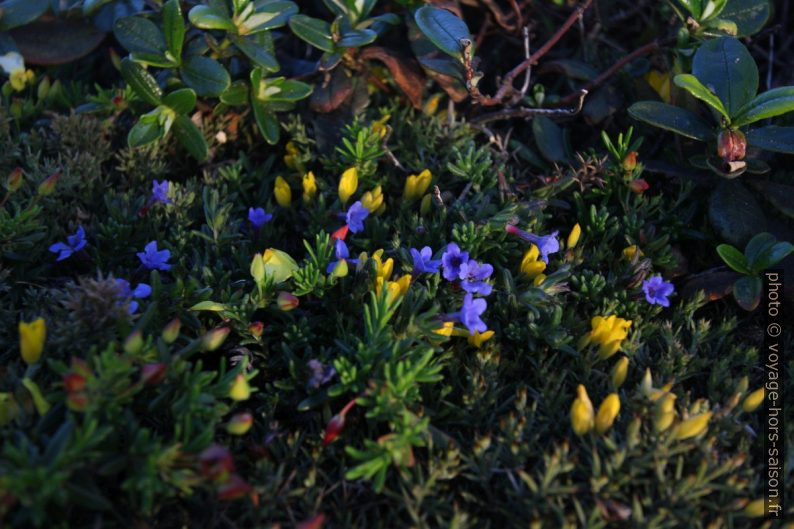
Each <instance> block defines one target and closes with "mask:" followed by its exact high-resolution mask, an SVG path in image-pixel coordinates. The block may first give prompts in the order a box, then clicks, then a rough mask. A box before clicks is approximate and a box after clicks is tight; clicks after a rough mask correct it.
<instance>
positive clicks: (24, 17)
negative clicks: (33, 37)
mask: <svg viewBox="0 0 794 529" xmlns="http://www.w3.org/2000/svg"><path fill="white" fill-rule="evenodd" d="M49 8H50V0H7V1H5V2H3V3H2V5H0V11H2V14H1V15H0V31H7V30H9V29H13V28H16V27H19V26H24V25H25V24H27V23H28V22H32V21H34V20H36V19H37V18H39V17H40V16H41V15H43V14H44V13H46V12H47V10H48V9H49Z"/></svg>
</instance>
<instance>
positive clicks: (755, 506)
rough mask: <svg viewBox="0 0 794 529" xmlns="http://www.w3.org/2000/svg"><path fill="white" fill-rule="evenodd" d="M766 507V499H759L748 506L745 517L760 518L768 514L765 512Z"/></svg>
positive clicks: (745, 509)
mask: <svg viewBox="0 0 794 529" xmlns="http://www.w3.org/2000/svg"><path fill="white" fill-rule="evenodd" d="M765 506H766V499H765V498H758V499H757V500H753V501H751V502H750V503H748V504H747V506H746V507H745V508H744V515H745V516H749V517H750V518H760V517H762V516H764V515H765V514H766V513H765V512H764V508H765Z"/></svg>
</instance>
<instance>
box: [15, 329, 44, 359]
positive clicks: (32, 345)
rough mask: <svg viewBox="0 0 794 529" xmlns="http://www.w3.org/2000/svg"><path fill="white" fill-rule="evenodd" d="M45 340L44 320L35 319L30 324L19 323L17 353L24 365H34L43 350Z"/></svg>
mask: <svg viewBox="0 0 794 529" xmlns="http://www.w3.org/2000/svg"><path fill="white" fill-rule="evenodd" d="M46 338H47V324H46V323H45V322H44V318H36V319H35V320H33V321H31V322H24V321H20V322H19V351H20V353H21V354H22V360H24V361H25V363H26V364H35V363H36V362H38V361H39V359H40V358H41V352H42V351H43V350H44V340H45V339H46Z"/></svg>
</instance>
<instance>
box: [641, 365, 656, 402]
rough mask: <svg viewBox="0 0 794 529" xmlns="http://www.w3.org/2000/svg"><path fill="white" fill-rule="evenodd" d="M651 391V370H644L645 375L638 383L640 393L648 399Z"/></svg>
mask: <svg viewBox="0 0 794 529" xmlns="http://www.w3.org/2000/svg"><path fill="white" fill-rule="evenodd" d="M652 390H653V377H652V375H651V369H650V368H646V369H645V374H644V375H643V377H642V382H640V393H642V394H643V395H645V396H646V397H648V398H650V396H651V391H652Z"/></svg>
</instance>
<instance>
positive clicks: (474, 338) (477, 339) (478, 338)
mask: <svg viewBox="0 0 794 529" xmlns="http://www.w3.org/2000/svg"><path fill="white" fill-rule="evenodd" d="M492 336H493V331H485V332H483V333H481V332H480V331H474V334H470V335H469V337H468V340H469V345H471V346H472V347H476V348H477V349H479V348H480V347H482V344H484V343H485V342H487V341H488V340H490V339H491V337H492Z"/></svg>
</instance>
